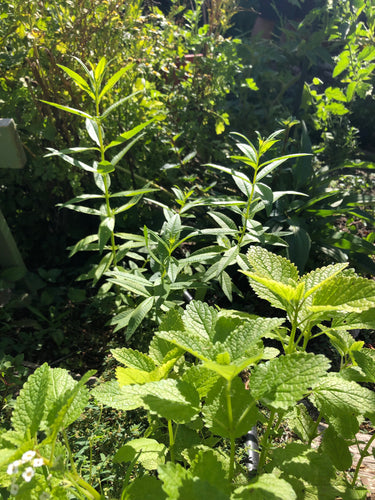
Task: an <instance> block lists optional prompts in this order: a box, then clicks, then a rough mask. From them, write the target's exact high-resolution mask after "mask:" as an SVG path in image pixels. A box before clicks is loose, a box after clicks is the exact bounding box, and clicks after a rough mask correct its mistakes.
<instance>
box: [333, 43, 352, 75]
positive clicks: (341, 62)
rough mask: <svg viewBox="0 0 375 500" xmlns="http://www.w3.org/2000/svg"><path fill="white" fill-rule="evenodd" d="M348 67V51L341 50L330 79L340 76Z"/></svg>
mask: <svg viewBox="0 0 375 500" xmlns="http://www.w3.org/2000/svg"><path fill="white" fill-rule="evenodd" d="M349 65H350V52H349V51H348V50H343V51H342V52H341V54H340V55H339V56H338V59H337V63H336V66H335V68H334V70H333V73H332V77H333V78H336V76H338V75H340V74H341V73H342V72H343V71H345V70H346V69H347V68H348V67H349Z"/></svg>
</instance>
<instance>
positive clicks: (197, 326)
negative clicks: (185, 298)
mask: <svg viewBox="0 0 375 500" xmlns="http://www.w3.org/2000/svg"><path fill="white" fill-rule="evenodd" d="M216 319H217V311H216V309H214V308H213V307H210V306H209V305H208V304H206V303H205V302H199V301H196V300H193V301H192V302H190V304H188V305H187V307H186V310H185V312H184V314H183V316H182V321H183V323H184V325H185V328H186V329H188V330H190V331H191V332H194V333H195V334H198V335H200V336H201V337H205V338H206V339H212V338H213V337H214V335H215V323H216Z"/></svg>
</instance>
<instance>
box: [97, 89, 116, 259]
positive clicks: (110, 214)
mask: <svg viewBox="0 0 375 500" xmlns="http://www.w3.org/2000/svg"><path fill="white" fill-rule="evenodd" d="M95 106H96V116H99V114H100V109H99V101H98V98H97V99H96V103H95ZM96 125H97V127H98V139H99V148H100V157H101V161H102V162H104V161H105V147H104V142H103V133H102V127H101V123H100V120H96ZM107 175H108V174H104V175H102V178H103V184H104V191H105V192H104V196H105V205H106V210H107V217H114V214H113V212H112V209H111V204H110V201H109V199H110V194H109V189H108V179H107ZM111 248H112V262H113V265H114V266H116V243H115V233H114V229H113V230H112V231H111Z"/></svg>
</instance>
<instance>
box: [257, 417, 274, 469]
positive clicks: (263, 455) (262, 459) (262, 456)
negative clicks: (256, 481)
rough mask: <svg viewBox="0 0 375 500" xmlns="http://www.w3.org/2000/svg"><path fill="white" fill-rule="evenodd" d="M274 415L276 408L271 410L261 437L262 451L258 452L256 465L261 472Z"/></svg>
mask: <svg viewBox="0 0 375 500" xmlns="http://www.w3.org/2000/svg"><path fill="white" fill-rule="evenodd" d="M275 416H276V410H271V414H270V417H269V419H268V425H267V429H266V432H265V433H264V436H263V439H262V443H261V445H262V451H261V452H260V457H259V465H258V471H259V472H260V473H261V472H262V469H263V467H264V464H265V463H266V458H267V453H268V449H269V438H270V434H271V430H272V427H273V422H274V420H275Z"/></svg>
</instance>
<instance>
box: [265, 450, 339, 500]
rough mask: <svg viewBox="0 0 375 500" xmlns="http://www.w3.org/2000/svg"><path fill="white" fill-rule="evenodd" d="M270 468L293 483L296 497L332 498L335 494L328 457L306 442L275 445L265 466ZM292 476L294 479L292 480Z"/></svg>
mask: <svg viewBox="0 0 375 500" xmlns="http://www.w3.org/2000/svg"><path fill="white" fill-rule="evenodd" d="M273 468H274V469H276V471H277V472H278V473H279V475H280V472H279V471H281V478H283V479H285V480H287V481H288V482H290V483H291V484H292V485H293V487H294V489H295V491H296V493H297V498H306V499H307V498H309V499H313V498H319V500H332V499H333V498H336V497H337V496H338V495H337V494H336V493H337V492H336V490H335V489H334V487H333V486H332V485H331V484H330V481H331V480H333V479H334V478H335V475H336V470H335V468H334V467H333V465H332V463H331V461H330V459H329V458H328V456H327V455H326V454H323V453H321V452H319V451H318V450H315V449H312V448H311V447H310V446H309V445H304V444H301V443H296V442H294V443H288V444H287V445H286V446H285V447H284V448H282V447H279V448H276V449H275V450H274V452H273V460H272V462H271V464H269V466H268V467H267V469H268V470H272V469H273ZM293 478H296V479H298V481H293ZM300 481H302V484H301V483H300Z"/></svg>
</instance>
